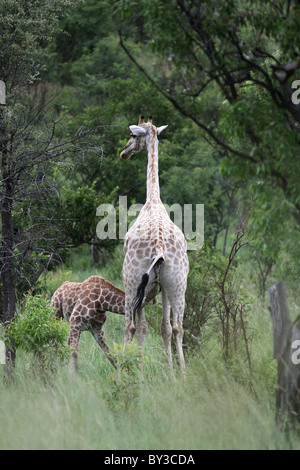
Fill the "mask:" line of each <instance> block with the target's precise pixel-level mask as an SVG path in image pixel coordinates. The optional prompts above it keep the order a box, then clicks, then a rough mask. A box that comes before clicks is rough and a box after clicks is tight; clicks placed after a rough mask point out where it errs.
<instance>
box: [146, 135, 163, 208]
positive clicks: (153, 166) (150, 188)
mask: <svg viewBox="0 0 300 470" xmlns="http://www.w3.org/2000/svg"><path fill="white" fill-rule="evenodd" d="M152 130H153V135H152V139H151V140H150V141H149V142H148V145H147V148H148V167H147V201H149V200H150V199H151V200H153V199H157V200H160V190H159V178H158V139H157V136H156V133H157V131H156V127H155V126H153V127H152Z"/></svg>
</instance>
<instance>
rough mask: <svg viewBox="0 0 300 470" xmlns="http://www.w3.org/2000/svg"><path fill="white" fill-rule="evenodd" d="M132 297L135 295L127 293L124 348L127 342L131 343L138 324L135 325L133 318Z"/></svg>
mask: <svg viewBox="0 0 300 470" xmlns="http://www.w3.org/2000/svg"><path fill="white" fill-rule="evenodd" d="M132 298H134V296H132V295H130V294H127V293H126V295H125V329H124V349H125V347H126V344H128V343H131V341H132V338H133V336H134V333H135V331H136V326H135V325H134V322H133V318H132V300H131V299H132Z"/></svg>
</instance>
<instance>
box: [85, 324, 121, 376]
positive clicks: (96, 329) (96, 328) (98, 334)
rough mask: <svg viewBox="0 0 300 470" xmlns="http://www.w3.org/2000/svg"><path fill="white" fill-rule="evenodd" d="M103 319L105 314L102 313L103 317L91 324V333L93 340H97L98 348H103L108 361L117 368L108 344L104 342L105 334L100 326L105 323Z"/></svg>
mask: <svg viewBox="0 0 300 470" xmlns="http://www.w3.org/2000/svg"><path fill="white" fill-rule="evenodd" d="M105 321H106V315H103V317H102V318H101V322H99V323H97V324H95V325H93V326H92V328H91V329H90V331H91V333H92V335H93V336H94V338H95V340H96V341H97V343H98V344H99V346H100V348H101V349H102V350H103V352H104V354H105V355H106V357H107V359H108V360H109V362H110V363H111V364H112V365H113V366H114V368H115V369H117V363H116V358H115V357H114V355H113V354H112V353H111V350H110V348H109V346H108V344H107V343H106V340H105V334H104V331H103V329H102V326H103V324H104V323H105Z"/></svg>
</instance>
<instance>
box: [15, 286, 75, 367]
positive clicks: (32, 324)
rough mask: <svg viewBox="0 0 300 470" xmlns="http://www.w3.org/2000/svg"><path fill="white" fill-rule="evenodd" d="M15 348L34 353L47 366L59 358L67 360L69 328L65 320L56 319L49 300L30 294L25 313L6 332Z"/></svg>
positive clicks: (24, 308)
mask: <svg viewBox="0 0 300 470" xmlns="http://www.w3.org/2000/svg"><path fill="white" fill-rule="evenodd" d="M6 334H7V338H8V340H9V342H10V343H11V344H12V345H15V346H16V347H17V348H20V349H21V350H23V351H26V352H28V353H31V354H33V356H35V357H36V358H37V359H38V360H39V361H40V365H41V366H42V367H44V365H45V362H46V363H48V364H49V365H50V366H51V363H53V361H54V360H55V359H57V357H59V358H60V359H61V360H64V359H67V358H68V354H69V348H68V346H67V338H68V335H69V327H68V325H67V323H66V322H65V321H64V320H57V319H56V317H55V315H54V309H53V307H50V305H49V301H48V300H46V299H44V298H43V297H41V296H31V295H28V296H27V298H26V300H25V304H24V307H23V311H22V313H19V314H18V315H17V316H16V318H15V319H14V321H13V322H12V323H10V324H9V325H8V327H7V330H6Z"/></svg>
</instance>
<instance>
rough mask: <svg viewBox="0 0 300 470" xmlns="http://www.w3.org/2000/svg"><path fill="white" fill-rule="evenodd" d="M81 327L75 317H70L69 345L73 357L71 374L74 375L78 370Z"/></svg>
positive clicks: (71, 359)
mask: <svg viewBox="0 0 300 470" xmlns="http://www.w3.org/2000/svg"><path fill="white" fill-rule="evenodd" d="M80 333H81V328H80V325H78V324H77V322H76V321H74V319H72V318H71V319H70V337H69V341H68V342H69V345H70V349H71V358H70V369H69V374H70V376H72V375H73V373H74V370H75V371H76V372H78V344H79V339H80Z"/></svg>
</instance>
